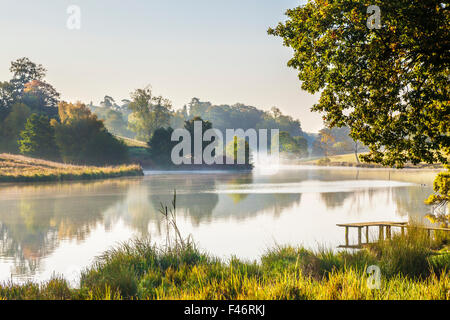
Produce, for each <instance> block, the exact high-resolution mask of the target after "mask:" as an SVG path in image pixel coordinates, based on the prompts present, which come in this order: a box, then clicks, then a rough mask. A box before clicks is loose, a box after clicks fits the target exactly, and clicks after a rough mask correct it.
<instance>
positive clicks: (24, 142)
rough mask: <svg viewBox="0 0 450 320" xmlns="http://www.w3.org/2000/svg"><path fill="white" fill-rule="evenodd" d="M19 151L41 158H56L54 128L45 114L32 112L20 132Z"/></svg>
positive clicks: (57, 156)
mask: <svg viewBox="0 0 450 320" xmlns="http://www.w3.org/2000/svg"><path fill="white" fill-rule="evenodd" d="M19 150H20V153H22V154H24V155H27V156H31V157H37V158H42V159H49V160H57V159H58V158H59V152H58V148H57V146H56V142H55V130H54V128H53V127H52V126H51V125H50V120H49V119H48V118H47V117H46V116H42V115H41V116H39V115H37V114H32V115H31V116H30V117H29V118H28V120H27V123H26V125H25V130H23V131H22V132H21V133H20V139H19Z"/></svg>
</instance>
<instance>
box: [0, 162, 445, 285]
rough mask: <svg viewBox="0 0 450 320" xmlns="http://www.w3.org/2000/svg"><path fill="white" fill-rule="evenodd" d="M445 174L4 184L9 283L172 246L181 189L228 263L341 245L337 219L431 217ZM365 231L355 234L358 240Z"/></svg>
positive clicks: (287, 169)
mask: <svg viewBox="0 0 450 320" xmlns="http://www.w3.org/2000/svg"><path fill="white" fill-rule="evenodd" d="M437 172H438V171H436V170H411V169H410V170H388V169H356V168H344V167H329V168H322V167H307V166H282V167H280V169H279V170H278V171H277V172H270V171H269V172H267V171H259V170H255V172H253V173H227V172H151V171H149V172H146V175H145V176H144V177H137V178H120V179H112V180H102V181H90V182H67V183H40V184H0V281H6V280H13V281H16V282H23V281H27V280H33V281H44V280H48V279H49V278H50V277H51V276H52V275H53V274H58V275H64V276H65V277H67V278H68V279H69V280H70V281H71V282H72V283H73V284H74V285H76V281H77V278H78V275H79V272H80V270H82V269H84V268H85V267H87V266H89V265H90V264H91V263H92V262H93V260H94V258H95V257H96V256H98V255H99V254H101V253H102V252H104V251H105V250H107V249H109V248H111V247H112V246H114V245H115V244H117V243H119V242H122V241H126V240H128V239H132V238H135V237H142V236H146V237H151V239H152V240H154V241H155V242H158V243H164V239H165V234H166V233H165V223H164V220H163V216H162V214H161V213H160V212H159V209H160V208H161V204H164V205H168V206H170V203H171V200H172V198H173V192H174V190H175V189H176V192H177V223H178V226H179V228H180V230H181V233H182V234H183V235H184V236H187V235H189V234H191V235H192V237H193V239H194V240H195V242H196V243H197V244H198V246H199V247H200V248H201V249H203V250H206V251H208V252H210V253H211V254H214V255H217V256H220V257H222V258H224V259H225V258H230V257H231V256H232V255H235V256H237V257H240V258H244V259H258V257H260V255H261V254H263V253H264V252H265V250H266V249H267V248H270V247H273V246H275V245H285V244H291V245H304V246H306V247H308V248H312V249H316V248H318V247H319V246H321V247H324V246H325V247H327V248H331V249H336V247H337V246H338V245H340V244H343V242H344V230H342V229H341V228H338V227H337V226H336V224H337V223H344V222H359V221H381V220H383V221H411V220H414V221H425V219H424V218H423V217H424V215H425V214H426V213H427V212H429V210H430V209H429V208H428V207H427V206H426V205H424V203H423V201H424V199H426V198H427V196H428V195H429V194H430V193H431V192H432V188H431V186H432V183H433V179H434V176H435V175H436V173H437ZM355 237H356V234H350V238H351V240H352V239H354V238H355Z"/></svg>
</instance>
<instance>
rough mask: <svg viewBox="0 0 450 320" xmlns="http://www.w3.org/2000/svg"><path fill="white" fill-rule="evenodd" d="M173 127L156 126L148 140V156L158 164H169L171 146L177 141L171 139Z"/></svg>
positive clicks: (170, 162)
mask: <svg viewBox="0 0 450 320" xmlns="http://www.w3.org/2000/svg"><path fill="white" fill-rule="evenodd" d="M172 132H173V129H172V128H171V127H169V128H167V129H166V128H158V129H156V130H155V132H153V135H152V137H151V139H150V141H149V142H148V146H149V147H150V157H151V159H152V160H153V161H154V162H155V163H156V164H158V165H162V166H171V164H172V161H171V153H172V148H173V147H174V146H175V145H176V143H177V142H175V141H172V140H171V138H172Z"/></svg>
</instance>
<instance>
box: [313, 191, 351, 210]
mask: <svg viewBox="0 0 450 320" xmlns="http://www.w3.org/2000/svg"><path fill="white" fill-rule="evenodd" d="M352 195H354V192H323V193H321V194H320V199H321V200H322V202H323V203H324V204H325V206H326V207H327V209H335V208H338V207H342V206H343V204H344V201H345V200H346V199H347V198H349V197H350V196H352Z"/></svg>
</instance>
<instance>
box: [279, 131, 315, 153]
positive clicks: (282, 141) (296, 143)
mask: <svg viewBox="0 0 450 320" xmlns="http://www.w3.org/2000/svg"><path fill="white" fill-rule="evenodd" d="M279 145H280V152H281V153H286V154H288V155H293V156H296V157H306V156H308V144H307V142H306V139H305V138H303V137H295V138H293V137H292V136H291V135H290V134H289V132H287V131H281V132H280V133H279Z"/></svg>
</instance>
